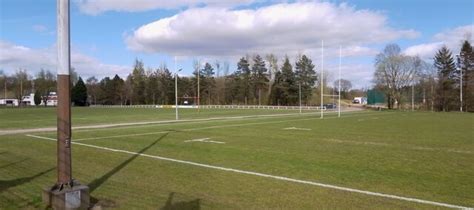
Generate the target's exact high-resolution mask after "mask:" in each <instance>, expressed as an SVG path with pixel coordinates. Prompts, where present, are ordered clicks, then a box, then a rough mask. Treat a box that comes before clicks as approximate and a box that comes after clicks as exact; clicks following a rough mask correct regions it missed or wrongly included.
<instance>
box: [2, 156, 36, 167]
mask: <svg viewBox="0 0 474 210" xmlns="http://www.w3.org/2000/svg"><path fill="white" fill-rule="evenodd" d="M28 159H29V158H25V159H23V160H20V161H16V162H13V163H9V164H5V165H2V166H0V169H2V168H7V167H10V166H12V165H16V164H18V163H21V162H24V161H26V160H28Z"/></svg>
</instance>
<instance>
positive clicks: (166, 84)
mask: <svg viewBox="0 0 474 210" xmlns="http://www.w3.org/2000/svg"><path fill="white" fill-rule="evenodd" d="M157 73H158V87H159V92H160V95H159V98H160V99H159V100H160V101H161V104H174V103H175V102H174V100H175V98H174V76H173V75H172V73H171V72H170V70H169V69H168V68H166V66H162V67H161V68H160V69H158V72H157ZM178 83H179V85H178V88H181V87H185V84H183V82H182V81H181V80H180V81H178ZM179 93H180V95H182V94H183V92H182V91H179Z"/></svg>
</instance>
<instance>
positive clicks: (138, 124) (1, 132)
mask: <svg viewBox="0 0 474 210" xmlns="http://www.w3.org/2000/svg"><path fill="white" fill-rule="evenodd" d="M346 112H348V113H350V112H365V111H364V110H347V111H346ZM311 114H317V113H316V112H307V113H302V114H300V113H287V114H260V115H244V116H231V117H211V118H198V119H188V120H162V121H149V122H131V123H115V124H98V125H84V126H75V127H72V130H90V129H94V130H95V129H101V128H109V129H111V128H116V127H119V128H120V127H125V126H129V127H132V126H136V127H144V126H150V125H159V124H165V125H166V124H174V123H186V122H188V123H189V122H191V123H192V122H194V123H196V122H203V121H204V122H205V121H217V120H232V119H251V118H269V117H283V116H298V115H311ZM56 130H57V128H56V127H47V128H30V129H17V130H0V135H11V134H22V133H34V132H53V131H56Z"/></svg>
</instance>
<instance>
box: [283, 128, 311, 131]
mask: <svg viewBox="0 0 474 210" xmlns="http://www.w3.org/2000/svg"><path fill="white" fill-rule="evenodd" d="M283 130H298V131H310V130H311V129H309V128H297V127H289V128H283Z"/></svg>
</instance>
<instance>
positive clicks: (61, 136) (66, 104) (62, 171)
mask: <svg viewBox="0 0 474 210" xmlns="http://www.w3.org/2000/svg"><path fill="white" fill-rule="evenodd" d="M57 21H58V23H57V24H58V43H57V47H58V108H57V115H58V122H57V123H58V125H57V126H58V129H57V138H58V141H57V153H58V154H57V155H58V166H57V171H58V180H57V186H59V188H60V189H61V188H62V187H63V186H65V185H66V186H71V185H72V167H71V103H70V101H71V92H70V90H71V87H70V84H71V82H70V81H71V80H70V75H69V74H70V67H71V51H70V36H69V30H70V29H69V0H58V20H57Z"/></svg>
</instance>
